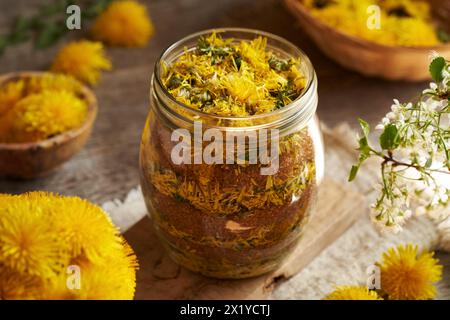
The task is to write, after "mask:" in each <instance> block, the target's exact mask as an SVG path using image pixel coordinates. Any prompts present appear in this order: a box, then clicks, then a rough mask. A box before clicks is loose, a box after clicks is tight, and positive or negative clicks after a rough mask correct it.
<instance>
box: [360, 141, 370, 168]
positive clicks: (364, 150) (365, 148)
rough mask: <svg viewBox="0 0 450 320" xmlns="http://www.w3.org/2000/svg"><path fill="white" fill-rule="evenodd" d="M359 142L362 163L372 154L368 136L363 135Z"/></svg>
mask: <svg viewBox="0 0 450 320" xmlns="http://www.w3.org/2000/svg"><path fill="white" fill-rule="evenodd" d="M358 144H359V148H358V150H359V163H360V164H361V163H362V162H363V161H365V160H366V159H367V158H368V157H369V156H370V146H369V141H368V140H367V138H366V137H362V138H361V139H359V141H358Z"/></svg>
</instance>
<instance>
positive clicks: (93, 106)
mask: <svg viewBox="0 0 450 320" xmlns="http://www.w3.org/2000/svg"><path fill="white" fill-rule="evenodd" d="M45 76H49V77H53V76H54V77H57V75H52V74H49V73H45V72H17V73H9V74H5V75H2V76H0V88H3V87H4V86H6V85H7V84H8V83H11V82H14V81H19V80H25V81H30V80H29V79H36V78H39V77H45ZM76 96H77V98H78V99H80V100H81V101H83V102H84V104H85V106H86V113H85V117H84V120H83V121H82V123H81V125H80V126H78V127H76V128H72V129H70V130H67V131H63V132H61V133H58V134H55V135H53V136H51V137H48V138H45V139H42V140H38V141H32V142H4V141H0V177H8V178H19V179H32V178H37V177H42V176H45V175H47V174H49V173H50V172H51V171H52V170H54V169H55V168H57V167H58V166H60V165H61V164H63V163H64V162H66V161H67V160H69V159H70V158H71V157H72V156H73V155H75V154H76V153H77V152H79V151H80V150H81V148H82V147H83V146H84V145H85V143H86V142H87V140H88V138H89V136H90V134H91V131H92V128H93V125H94V122H95V119H96V116H97V110H98V105H97V99H96V98H95V95H94V93H93V92H92V91H91V90H90V89H89V88H88V87H86V86H84V85H82V84H79V87H78V91H77V92H76ZM3 117H4V115H3ZM1 118H2V116H0V123H1ZM0 132H1V128H0Z"/></svg>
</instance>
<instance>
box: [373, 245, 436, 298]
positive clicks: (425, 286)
mask: <svg viewBox="0 0 450 320" xmlns="http://www.w3.org/2000/svg"><path fill="white" fill-rule="evenodd" d="M417 251H418V247H417V246H413V245H410V244H408V245H406V246H398V247H397V248H391V249H389V250H388V251H387V252H385V253H384V254H383V259H382V262H381V263H379V266H380V269H381V289H382V292H383V293H384V294H386V296H388V297H389V299H393V300H426V299H433V298H434V297H435V296H436V288H435V287H434V285H433V284H434V283H436V282H437V281H439V280H440V279H441V275H442V266H440V265H439V264H438V260H437V259H435V258H433V252H423V253H421V254H418V252H417Z"/></svg>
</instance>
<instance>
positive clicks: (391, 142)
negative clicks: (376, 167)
mask: <svg viewBox="0 0 450 320" xmlns="http://www.w3.org/2000/svg"><path fill="white" fill-rule="evenodd" d="M398 140H399V139H398V129H397V127H396V126H395V125H394V124H392V123H391V124H388V125H387V126H386V127H385V128H384V131H383V133H382V134H381V135H380V146H381V148H383V149H384V150H392V149H395V148H396V147H398V144H399V142H398Z"/></svg>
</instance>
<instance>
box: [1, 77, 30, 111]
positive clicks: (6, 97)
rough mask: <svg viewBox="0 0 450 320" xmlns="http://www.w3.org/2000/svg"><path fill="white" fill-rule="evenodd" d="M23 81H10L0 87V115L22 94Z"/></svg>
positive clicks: (14, 103) (20, 97)
mask: <svg viewBox="0 0 450 320" xmlns="http://www.w3.org/2000/svg"><path fill="white" fill-rule="evenodd" d="M24 87H25V82H24V81H23V80H19V81H11V82H8V83H7V84H6V85H4V86H3V87H2V88H0V117H1V116H2V115H3V114H5V113H6V112H7V111H8V110H10V109H11V108H12V107H14V106H15V105H16V103H17V102H18V101H19V100H20V99H22V97H23V95H24Z"/></svg>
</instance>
